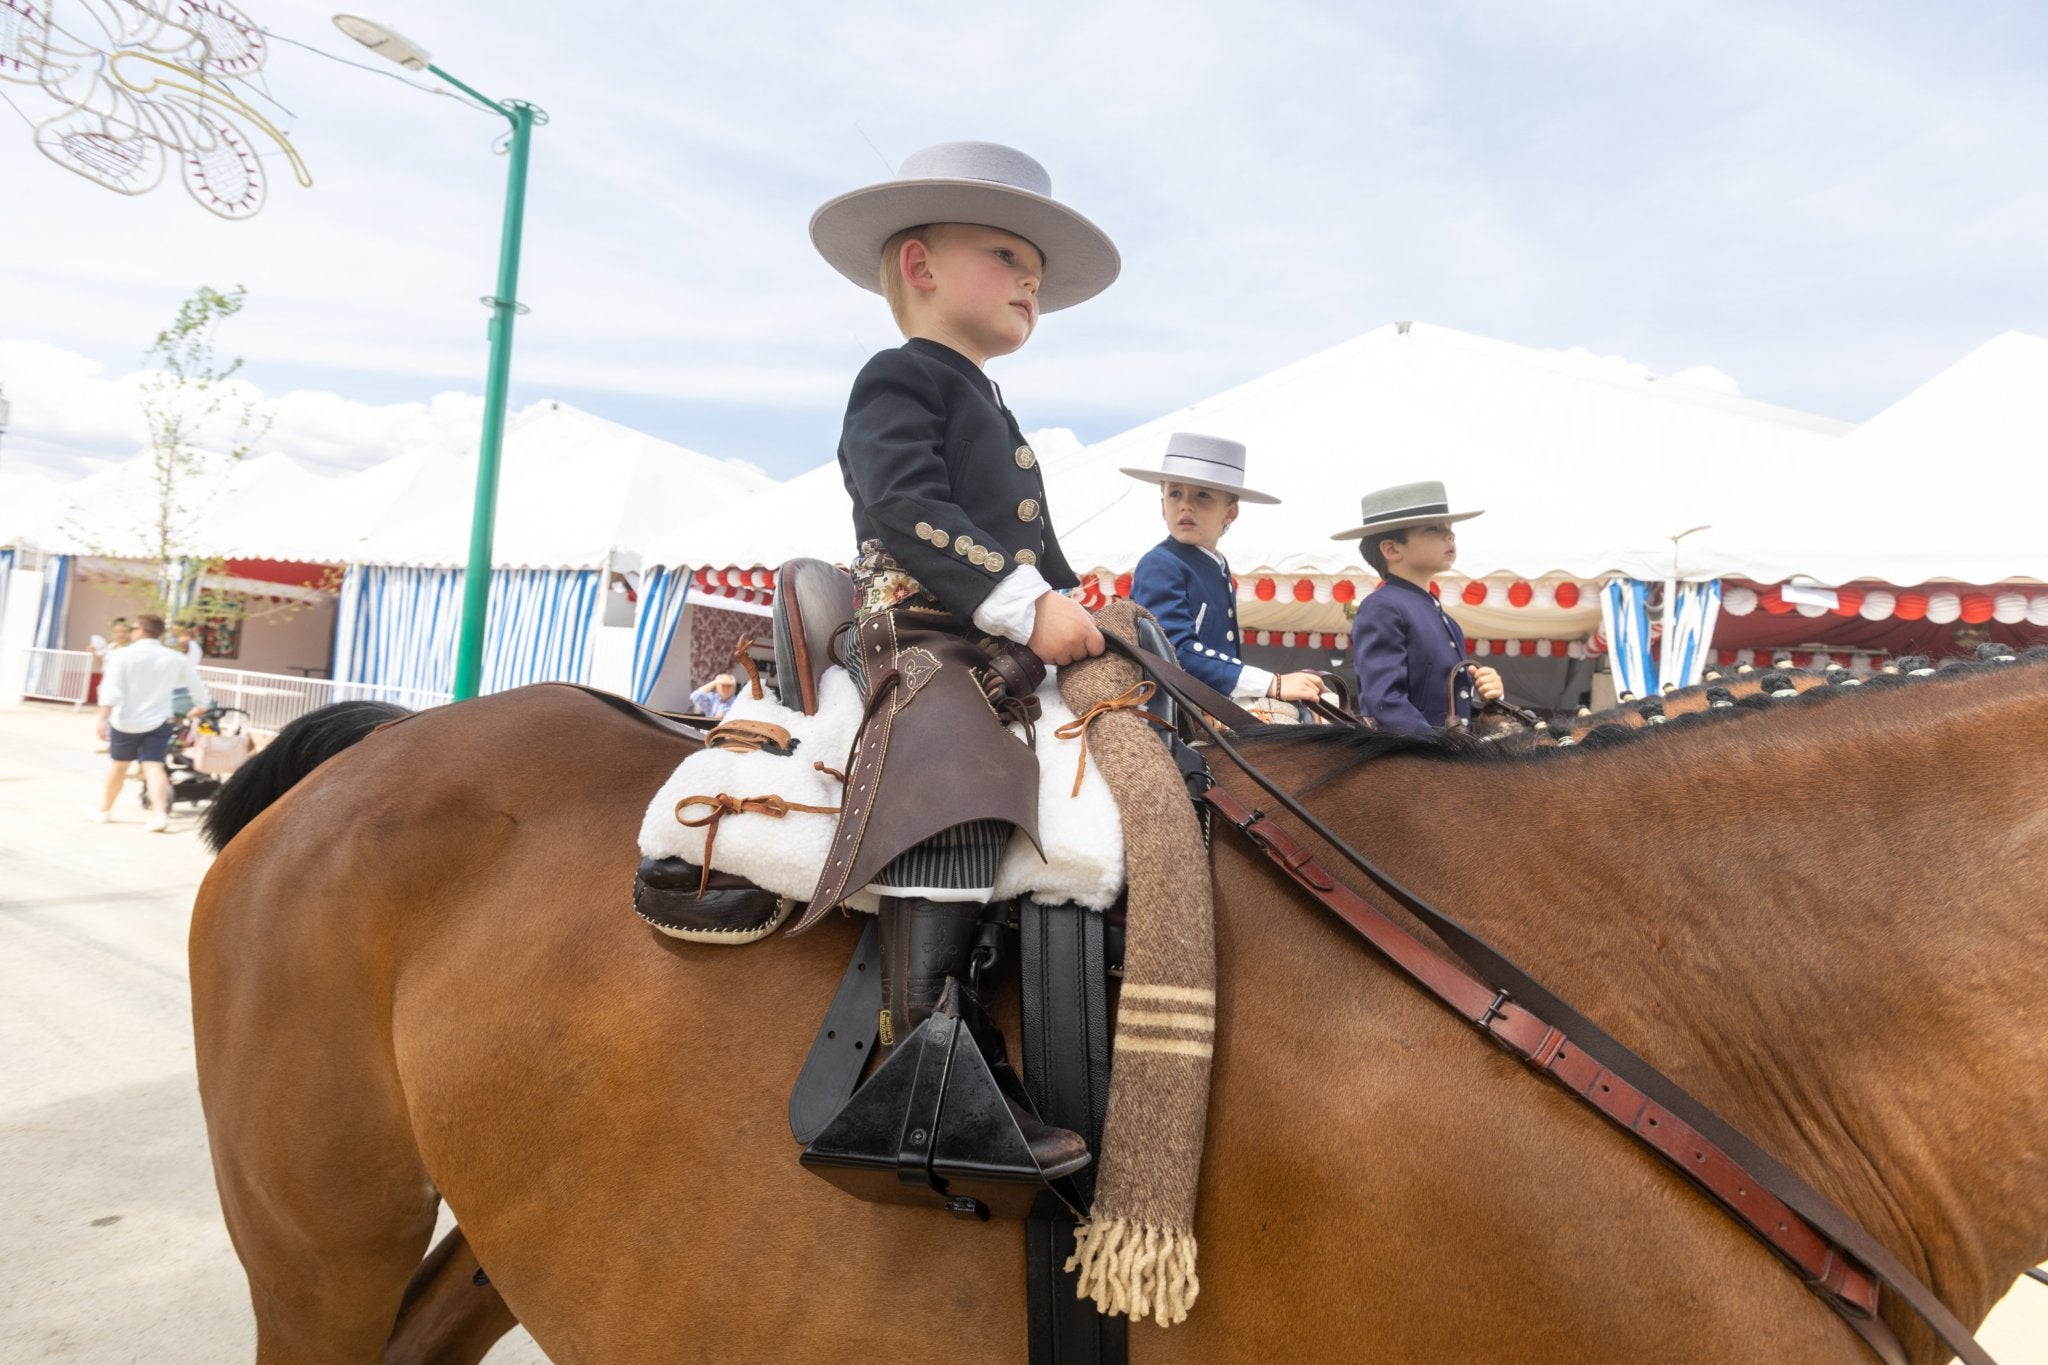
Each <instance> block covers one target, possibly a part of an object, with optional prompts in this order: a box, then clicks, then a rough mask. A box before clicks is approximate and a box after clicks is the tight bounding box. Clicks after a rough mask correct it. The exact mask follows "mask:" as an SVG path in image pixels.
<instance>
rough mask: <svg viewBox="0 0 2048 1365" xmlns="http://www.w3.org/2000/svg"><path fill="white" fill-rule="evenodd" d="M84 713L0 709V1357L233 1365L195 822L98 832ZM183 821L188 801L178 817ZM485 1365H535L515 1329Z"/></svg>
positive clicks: (85, 1364) (136, 823) (235, 1333)
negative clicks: (195, 991)
mask: <svg viewBox="0 0 2048 1365" xmlns="http://www.w3.org/2000/svg"><path fill="white" fill-rule="evenodd" d="M94 747H95V741H94V739H93V734H92V721H91V716H90V713H86V714H83V715H81V714H78V713H75V712H73V711H72V710H71V709H70V708H68V707H48V706H34V705H31V706H26V707H14V708H5V707H0V1056H5V1058H6V1059H7V1060H6V1063H5V1071H4V1073H0V1074H4V1075H5V1076H6V1084H5V1085H4V1086H0V1210H5V1213H4V1216H0V1360H5V1361H8V1362H13V1363H21V1365H25V1363H26V1362H31V1361H65V1362H75V1363H76V1365H116V1363H117V1362H120V1363H121V1365H126V1363H127V1362H149V1365H228V1363H229V1362H233V1361H237V1360H246V1359H249V1358H250V1357H251V1356H252V1355H253V1353H254V1349H255V1329H254V1327H253V1325H252V1322H251V1319H250V1316H249V1303H248V1297H247V1291H246V1289H245V1287H244V1284H243V1280H242V1272H241V1267H240V1265H239V1264H238V1263H237V1262H236V1260H235V1255H234V1252H233V1250H232V1249H231V1248H230V1247H229V1245H228V1238H227V1231H226V1229H225V1228H224V1227H223V1226H222V1224H221V1219H220V1207H219V1205H218V1204H217V1203H216V1202H215V1198H214V1190H213V1172H212V1169H211V1167H210V1166H209V1165H208V1163H207V1155H206V1134H205V1129H204V1127H203V1125H202V1122H201V1119H200V1115H199V1096H198V1092H197V1089H196V1087H195V1082H194V1079H193V1075H192V1026H191V1000H190V995H189V992H188V990H187V987H186V978H185V930H186V924H187V921H188V919H189V917H190V914H191V909H192V897H193V893H194V892H195V891H196V890H197V888H198V886H199V881H200V878H201V877H202V876H204V875H205V871H206V865H207V863H208V862H209V861H210V855H209V854H207V853H206V851H205V850H204V849H203V848H202V847H201V845H200V843H199V840H198V837H197V835H196V833H195V831H194V825H195V820H194V818H193V816H191V815H190V814H183V813H181V814H178V815H176V816H175V817H174V818H173V820H172V823H171V831H170V833H168V834H146V833H144V832H143V829H142V815H143V812H142V808H141V805H140V803H139V801H137V800H136V799H135V798H134V797H133V796H132V794H131V795H130V796H129V797H125V798H124V799H123V800H122V801H120V802H119V803H117V804H116V806H115V819H116V821H117V822H118V823H115V824H111V825H93V824H88V823H86V821H85V813H86V812H87V811H88V810H89V809H91V808H92V807H93V806H94V805H96V804H97V802H98V792H99V783H100V779H101V776H102V774H104V773H105V771H106V764H107V759H106V758H105V756H103V755H98V754H95V753H94V752H93V750H94ZM178 809H179V810H180V811H181V812H183V811H186V810H187V809H189V808H187V807H182V806H181V807H179V808H178ZM490 1359H491V1361H492V1362H493V1365H510V1362H539V1361H544V1360H545V1359H546V1357H545V1356H543V1355H542V1354H541V1353H540V1351H539V1350H538V1349H537V1348H536V1347H535V1346H534V1345H533V1343H532V1341H531V1340H530V1339H529V1338H527V1337H526V1335H525V1333H523V1332H521V1333H517V1334H516V1335H515V1337H514V1338H511V1339H508V1340H507V1341H505V1342H504V1343H502V1344H501V1345H500V1346H499V1347H498V1349H497V1350H495V1351H493V1352H492V1353H491V1357H490Z"/></svg>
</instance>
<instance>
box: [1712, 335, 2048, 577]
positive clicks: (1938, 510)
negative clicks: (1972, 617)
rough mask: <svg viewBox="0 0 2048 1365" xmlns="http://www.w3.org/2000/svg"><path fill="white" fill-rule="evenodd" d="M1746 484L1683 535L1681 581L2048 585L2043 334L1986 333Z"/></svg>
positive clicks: (2047, 351)
mask: <svg viewBox="0 0 2048 1365" xmlns="http://www.w3.org/2000/svg"><path fill="white" fill-rule="evenodd" d="M1744 482H1745V483H1746V484H1747V485H1748V486H1749V492H1750V496H1749V498H1748V499H1746V500H1745V501H1744V502H1743V503H1742V505H1741V507H1740V509H1739V510H1738V511H1735V512H1731V513H1728V514H1726V515H1724V516H1723V517H1720V518H1717V519H1716V524H1715V526H1714V529H1713V530H1712V531H1711V532H1707V533H1703V534H1701V535H1700V536H1698V537H1695V538H1694V540H1692V541H1688V542H1687V546H1686V562H1685V567H1686V568H1687V570H1688V571H1689V573H1690V575H1691V576H1695V577H1730V576H1735V577H1742V578H1747V579H1750V580H1752V581H1754V582H1757V583H1780V582H1784V581H1786V580H1789V579H1794V578H1797V577H1802V576H1803V577H1805V578H1809V579H1812V580H1815V581H1817V582H1819V583H1822V584H1841V583H1848V582H1851V581H1853V580H1857V579H1866V580H1876V581H1878V582H1883V583H1891V584H1909V585H1910V584H1921V583H1933V582H1940V581H1950V582H1960V583H1970V584H1995V583H2005V582H2012V581H2015V580H2017V581H2025V582H2042V581H2048V532H2044V531H2043V530H2042V527H2041V516H2042V509H2043V508H2048V338H2042V337H2037V336H2029V335H2027V334H2026V333H2023V332H2007V333H2005V334H2004V335H2002V336H1999V337H1995V338H1993V339H1992V340H1990V341H1988V342H1986V343H1985V344H1984V345H1982V346H1980V347H1978V348H1977V349H1976V350H1974V351H1972V352H1971V353H1970V354H1969V355H1967V356H1965V357H1963V358H1962V359H1961V360H1959V361H1957V362H1956V363H1955V364H1954V365H1951V366H1950V367H1949V368H1947V369H1946V370H1943V371H1942V372H1941V373H1940V374H1938V375H1936V376H1935V377H1934V378H1933V379H1930V380H1928V381H1927V382H1926V383H1925V384H1923V385H1921V386H1920V387H1919V388H1917V389H1915V390H1913V392H1911V393H1909V394H1907V395H1906V396H1905V397H1904V398H1902V399H1900V400H1899V401H1898V402H1896V403H1894V404H1892V405H1891V406H1890V407H1888V408H1886V409H1885V410H1884V411H1883V412H1881V413H1879V414H1878V415H1877V416H1875V417H1873V418H1871V419H1870V420H1869V421H1868V422H1866V423H1864V424H1863V425H1862V426H1860V427H1858V428H1856V430H1855V431H1854V432H1852V433H1850V435H1849V436H1847V437H1846V438H1845V439H1844V440H1843V441H1842V442H1841V444H1840V445H1839V446H1838V447H1837V448H1836V450H1835V453H1834V454H1833V455H1832V456H1831V457H1829V458H1828V459H1826V460H1819V461H1802V462H1793V463H1789V464H1785V465H1771V466H1764V467H1761V468H1757V469H1754V470H1752V471H1751V473H1750V476H1749V477H1748V478H1747V479H1745V480H1744ZM1695 542H1697V543H1695Z"/></svg>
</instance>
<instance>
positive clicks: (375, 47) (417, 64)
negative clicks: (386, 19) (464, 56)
mask: <svg viewBox="0 0 2048 1365" xmlns="http://www.w3.org/2000/svg"><path fill="white" fill-rule="evenodd" d="M334 26H335V27H336V28H338V29H340V30H341V31H342V32H343V33H346V34H347V35H348V36H349V37H351V38H353V39H355V40H356V41H357V42H359V43H361V44H362V45H363V46H364V47H367V48H368V49H370V51H372V52H374V53H376V54H377V55H378V56H380V57H387V58H389V59H390V60H392V61H394V62H397V63H398V64H399V65H400V66H402V67H404V68H405V69H406V70H408V71H425V70H426V69H427V62H428V61H429V60H430V58H429V57H428V56H427V50H426V49H425V48H423V47H421V46H420V45H419V44H418V43H415V42H414V41H412V39H410V38H408V37H406V36H405V35H404V34H402V33H400V32H399V31H398V30H397V29H394V28H390V27H387V26H386V25H383V24H380V23H377V22H376V21H375V20H373V19H360V18H357V17H356V16H355V15H353V14H337V15H335V16H334Z"/></svg>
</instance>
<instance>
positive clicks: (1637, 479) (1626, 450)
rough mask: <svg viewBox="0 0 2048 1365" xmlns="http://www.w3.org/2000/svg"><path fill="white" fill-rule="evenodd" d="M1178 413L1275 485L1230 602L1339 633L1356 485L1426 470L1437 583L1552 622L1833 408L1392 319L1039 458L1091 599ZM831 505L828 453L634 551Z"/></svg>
mask: <svg viewBox="0 0 2048 1365" xmlns="http://www.w3.org/2000/svg"><path fill="white" fill-rule="evenodd" d="M1181 430H1189V431H1200V432H1204V433H1207V434H1209V435H1212V436H1224V437H1229V438H1232V439H1235V440H1240V441H1243V442H1245V444H1246V445H1247V447H1248V448H1249V452H1250V455H1249V461H1250V469H1249V479H1250V482H1251V483H1252V485H1253V486H1254V487H1258V488H1263V489H1266V490H1267V491H1270V492H1273V493H1275V494H1277V495H1279V496H1280V497H1281V498H1282V499H1284V501H1283V503H1282V504H1281V505H1280V506H1278V507H1263V506H1249V505H1248V506H1246V507H1245V509H1244V512H1243V515H1242V517H1241V518H1240V520H1239V522H1238V524H1237V526H1236V527H1234V528H1233V529H1232V531H1231V533H1230V535H1229V537H1228V538H1227V539H1226V540H1225V541H1224V545H1223V548H1224V550H1225V552H1226V553H1227V554H1228V555H1229V556H1230V560H1231V567H1232V569H1233V570H1234V571H1235V573H1236V574H1237V576H1238V580H1239V591H1240V613H1241V618H1242V620H1243V621H1244V623H1245V625H1246V626H1247V628H1249V629H1252V630H1255V631H1257V632H1259V633H1260V635H1261V636H1263V635H1265V634H1267V633H1274V632H1278V633H1282V634H1291V633H1295V632H1303V633H1317V632H1321V633H1327V634H1329V635H1332V636H1334V635H1335V634H1337V633H1340V632H1342V631H1343V630H1344V629H1345V618H1344V614H1343V610H1342V603H1343V602H1345V601H1347V600H1351V599H1353V598H1355V597H1356V596H1357V595H1358V594H1359V593H1361V592H1363V591H1365V590H1366V589H1367V588H1369V587H1370V586H1371V585H1372V582H1373V579H1372V576H1371V573H1370V571H1369V570H1368V569H1367V568H1366V567H1365V565H1364V564H1363V563H1362V562H1361V561H1360V560H1359V558H1358V552H1357V545H1356V542H1353V541H1341V542H1340V541H1333V540H1331V539H1330V535H1331V533H1332V532H1334V531H1337V530H1339V529H1341V528H1342V527H1344V526H1345V525H1346V524H1347V523H1349V522H1351V521H1353V520H1354V519H1355V517H1356V514H1357V507H1358V501H1357V500H1358V498H1359V496H1360V495H1361V494H1362V493H1364V492H1366V491H1367V490H1369V489H1371V488H1375V487H1380V486H1384V485H1388V484H1396V483H1405V482H1408V481H1410V480H1414V479H1426V478H1440V479H1442V480H1443V481H1444V482H1445V483H1446V484H1448V485H1449V488H1450V492H1451V495H1452V498H1453V500H1454V501H1457V502H1460V503H1465V504H1471V505H1477V506H1480V507H1484V508H1486V509H1487V515H1486V516H1485V517H1483V518H1481V519H1479V520H1477V521H1474V522H1470V523H1467V524H1465V525H1464V526H1463V527H1462V528H1461V531H1462V534H1461V535H1460V537H1459V541H1460V556H1461V558H1460V564H1459V572H1460V573H1461V574H1463V575H1467V576H1469V578H1470V579H1471V580H1478V581H1476V582H1464V583H1463V584H1462V585H1461V584H1460V583H1459V582H1458V581H1456V580H1454V581H1452V582H1449V583H1446V585H1445V587H1446V592H1445V594H1444V595H1445V601H1446V604H1447V605H1449V606H1450V607H1451V609H1452V611H1453V613H1454V614H1455V615H1457V616H1458V617H1459V619H1460V620H1461V622H1462V623H1463V624H1464V625H1465V627H1466V629H1467V631H1468V633H1470V634H1472V635H1474V636H1475V637H1485V636H1499V637H1519V638H1530V637H1537V636H1556V637H1559V638H1563V637H1567V636H1572V637H1575V636H1580V635H1583V634H1585V633H1586V632H1587V631H1588V630H1590V629H1591V628H1592V626H1593V625H1594V624H1595V623H1597V621H1598V619H1599V611H1598V608H1597V606H1596V605H1595V603H1594V600H1593V598H1594V593H1593V591H1592V585H1593V584H1594V583H1596V582H1597V581H1598V580H1600V579H1602V578H1606V577H1611V576H1617V575H1618V576H1623V577H1630V578H1643V579H1658V580H1661V579H1663V578H1665V577H1667V576H1669V575H1670V572H1671V567H1672V556H1673V541H1672V537H1674V536H1677V535H1678V534H1679V533H1681V532H1684V531H1687V530H1689V529H1691V528H1693V527H1696V526H1698V525H1700V524H1701V523H1703V522H1712V521H1715V520H1716V518H1717V517H1718V516H1719V515H1721V514H1722V513H1723V512H1724V511H1725V510H1730V509H1733V508H1734V507H1736V506H1738V505H1739V504H1740V503H1741V501H1742V500H1743V499H1745V498H1749V497H1753V496H1754V495H1755V494H1754V484H1753V480H1750V479H1746V478H1744V477H1742V474H1743V472H1744V471H1750V470H1756V469H1784V468H1788V467H1796V466H1799V465H1801V464H1807V463H1818V462H1822V461H1827V460H1828V459H1829V455H1830V452H1831V451H1832V450H1833V449H1834V447H1835V445H1836V443H1837V441H1839V440H1840V439H1841V437H1842V435H1843V434H1844V433H1845V432H1846V431H1847V430H1848V426H1847V425H1846V424H1845V423H1840V422H1834V421H1830V420H1827V419H1825V418H1820V417H1813V416H1809V415H1807V414H1804V413H1798V412H1794V411H1791V410H1789V409H1785V408H1780V407H1774V406H1772V405H1770V404H1766V403H1758V402H1754V401H1751V400H1748V399H1744V398H1739V397H1735V396H1733V395H1730V394H1725V393H1721V392H1717V391H1713V390H1709V389H1705V388H1701V387H1696V386H1694V385H1691V384H1687V383H1683V382H1680V381H1677V380H1672V379H1660V378H1658V377H1656V376H1653V375H1650V374H1647V373H1645V372H1643V371H1641V370H1640V369H1637V368H1633V367H1628V366H1623V365H1620V364H1618V363H1612V362H1606V361H1601V360H1598V359H1594V358H1591V357H1580V356H1569V355H1564V354H1560V353H1558V352H1554V351H1543V350H1536V349H1532V348H1529V347H1524V346H1515V345H1510V344H1508V343H1506V342H1500V341H1491V340H1488V339H1486V338H1484V337H1476V336H1470V335H1467V334H1465V333H1462V332H1455V331H1451V330H1449V329H1447V328H1442V327H1432V326H1429V325H1427V324H1423V323H1393V324H1389V325H1387V326H1384V327H1380V328H1378V329H1376V330H1374V331H1372V332H1368V333H1366V334H1365V335H1364V336H1361V337H1358V338H1355V339H1354V340H1352V341H1349V342H1346V343H1344V344H1343V345H1341V346H1337V347H1334V348H1332V349H1331V350H1328V351H1325V352H1322V353H1321V354H1319V355H1315V356H1311V357H1309V358H1308V359H1306V360H1303V361H1300V362H1298V363H1296V364H1293V365H1289V366H1287V367H1285V368H1284V369H1280V370H1276V371H1274V372H1273V373H1271V374H1268V375H1264V376H1262V377H1260V378H1258V379H1254V380H1252V381H1251V382H1249V383H1246V384H1242V385H1239V386H1237V387H1236V388H1233V389H1230V390H1227V391H1225V392H1223V393H1220V394H1217V395H1215V396H1214V397H1211V398H1206V399H1204V400H1202V401H1201V402H1199V403H1195V404H1193V405H1192V406H1190V407H1187V408H1183V409H1180V410H1179V411H1176V412H1172V413H1168V414H1166V415H1165V416H1162V417H1160V418H1158V419H1156V420H1154V421H1151V422H1147V423H1145V424H1144V425H1142V426H1138V427H1135V428H1133V429H1131V430H1129V431H1126V432H1124V433H1122V434H1120V435H1117V436H1113V437H1110V438H1109V439H1107V440H1104V441H1100V442H1098V443H1096V444H1095V445H1092V446H1089V447H1087V448H1086V449H1085V450H1068V451H1063V452H1059V453H1057V454H1048V456H1047V458H1046V459H1045V461H1044V468H1045V470H1046V484H1047V491H1048V496H1049V501H1050V502H1051V504H1052V517H1053V525H1054V527H1055V529H1056V530H1057V531H1058V532H1059V535H1060V539H1061V543H1062V545H1063V546H1064V548H1065V549H1066V551H1067V557H1068V558H1069V559H1070V560H1071V561H1072V562H1073V563H1074V564H1075V566H1076V567H1077V568H1079V569H1082V570H1084V571H1088V570H1093V571H1094V572H1095V575H1096V584H1095V590H1096V591H1098V592H1100V593H1102V594H1103V595H1107V594H1109V593H1110V592H1112V591H1114V585H1115V583H1116V579H1117V577H1118V576H1119V575H1121V574H1122V573H1124V572H1126V571H1128V570H1129V569H1130V568H1131V567H1132V566H1133V565H1134V564H1135V563H1136V562H1137V560H1138V558H1139V557H1140V556H1141V555H1142V554H1143V553H1144V552H1145V551H1146V550H1147V549H1149V548H1150V547H1151V546H1153V545H1154V544H1156V543H1158V541H1159V540H1160V538H1161V537H1162V536H1163V534H1164V529H1163V527H1162V526H1161V524H1160V521H1159V513H1158V501H1157V497H1156V494H1155V492H1154V490H1153V488H1152V487H1151V486H1150V485H1146V484H1140V483H1138V482H1136V481H1134V480H1132V479H1129V478H1127V477H1126V476H1124V475H1122V474H1120V473H1118V472H1117V471H1118V469H1119V468H1120V467H1122V466H1125V465H1131V466H1155V465H1156V464H1157V462H1158V458H1159V455H1160V452H1161V451H1162V450H1163V449H1164V447H1165V443H1166V438H1167V436H1168V434H1169V433H1171V432H1174V431H1181ZM1042 453H1044V452H1042ZM846 518H847V511H846V502H845V492H844V490H843V488H842V487H841V486H840V483H839V474H838V470H837V468H836V467H834V466H827V467H825V468H821V469H817V470H813V471H811V472H810V473H808V474H806V475H803V476H802V477H801V478H799V479H796V480H793V481H791V482H790V483H789V484H786V485H784V486H783V487H782V488H780V489H777V490H775V492H773V493H772V494H770V495H768V497H767V498H766V499H762V500H757V501H754V502H749V503H748V504H746V505H745V506H744V507H743V508H741V509H739V511H738V513H737V514H736V515H732V516H728V517H725V518H722V519H721V520H719V521H718V522H717V523H716V524H709V525H694V526H690V527H687V528H685V530H684V531H683V532H682V533H679V534H678V535H677V536H675V537H673V538H671V539H670V540H668V541H664V542H662V543H661V545H660V547H659V548H661V549H662V550H663V551H664V552H665V553H664V554H663V555H661V556H650V559H651V560H656V561H657V562H667V563H687V564H692V565H697V566H706V567H708V568H710V569H711V570H712V571H713V572H712V575H711V577H712V578H713V580H714V582H715V581H716V580H717V579H718V578H719V577H721V576H725V577H731V576H733V575H744V574H746V573H747V572H748V571H750V570H755V569H769V568H772V567H773V566H774V565H776V564H779V563H780V562H781V561H782V560H783V559H786V558H789V557H792V556H795V555H803V554H809V555H822V556H829V557H840V556H844V555H846V554H848V553H849V552H850V547H849V546H847V544H846V541H847V538H848V535H847V530H846V525H847V521H846ZM757 577H758V576H757ZM1486 580H1491V581H1486ZM1453 589H1455V591H1453ZM1297 643H1306V641H1298V642H1297ZM1323 644H1324V647H1327V646H1328V642H1327V641H1326V642H1323Z"/></svg>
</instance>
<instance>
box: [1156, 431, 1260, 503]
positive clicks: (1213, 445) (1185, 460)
mask: <svg viewBox="0 0 2048 1365" xmlns="http://www.w3.org/2000/svg"><path fill="white" fill-rule="evenodd" d="M1123 472H1124V473H1126V474H1128V475H1130V476H1131V477H1132V478H1134V479H1143V480H1144V481H1145V482H1146V483H1157V484H1168V483H1191V484H1194V485H1195V486H1196V487H1198V488H1214V489H1216V490H1217V491H1218V492H1222V493H1235V494H1236V495H1237V496H1238V497H1240V498H1242V499H1243V500H1244V501H1246V502H1278V501H1280V499H1278V498H1276V497H1274V496H1273V495H1272V494H1271V493H1261V492H1259V491H1258V490H1257V489H1255V488H1246V487H1245V486H1244V445H1243V443H1242V442H1239V441H1226V440H1224V439H1223V438H1222V437H1221V436H1201V435H1197V434H1196V433H1195V432H1192V431H1176V432H1174V433H1173V435H1171V436H1169V437H1167V438H1166V454H1164V455H1162V456H1161V457H1160V459H1159V468H1157V469H1132V468H1129V467H1126V468H1125V469H1124V471H1123Z"/></svg>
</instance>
